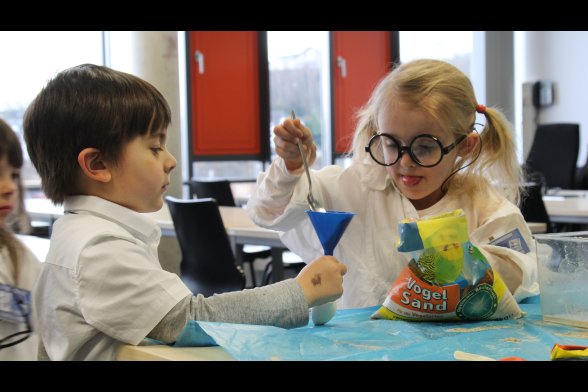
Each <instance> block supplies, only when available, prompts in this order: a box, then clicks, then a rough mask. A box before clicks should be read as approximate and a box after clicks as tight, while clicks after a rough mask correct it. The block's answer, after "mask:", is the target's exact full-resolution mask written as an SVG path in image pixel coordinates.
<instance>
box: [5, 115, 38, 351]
mask: <svg viewBox="0 0 588 392" xmlns="http://www.w3.org/2000/svg"><path fill="white" fill-rule="evenodd" d="M22 164H23V157H22V150H21V146H20V143H19V141H18V138H17V136H16V134H15V133H14V131H13V130H12V128H10V126H9V125H8V124H7V123H6V122H4V121H3V120H2V119H0V360H13V361H14V360H29V361H30V360H35V359H36V358H37V349H38V337H37V335H36V334H35V333H32V328H31V320H30V315H29V312H30V306H31V302H30V298H31V290H32V288H33V285H34V283H35V281H36V279H37V277H38V276H39V272H40V271H41V263H40V262H39V260H37V258H36V257H35V256H34V255H33V253H32V252H31V251H30V250H29V249H28V248H27V247H26V246H25V245H24V244H22V243H21V242H20V241H19V240H18V239H17V238H16V237H15V236H14V234H13V233H12V232H11V229H10V227H9V221H11V220H15V219H13V217H14V216H15V215H17V214H18V213H19V212H21V211H22V186H21V181H20V168H21V167H22ZM19 221H21V223H20V226H21V227H23V225H25V226H26V224H27V221H26V219H24V220H22V219H21V220H19Z"/></svg>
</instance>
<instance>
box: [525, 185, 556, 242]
mask: <svg viewBox="0 0 588 392" xmlns="http://www.w3.org/2000/svg"><path fill="white" fill-rule="evenodd" d="M542 188H543V187H542V184H540V183H536V182H529V183H526V184H525V189H524V192H523V194H522V198H521V213H522V214H523V217H524V218H525V221H527V222H538V223H545V227H546V232H547V233H551V232H552V231H553V229H552V225H551V220H550V219H549V214H548V213H547V209H546V208H545V203H544V202H543V192H542Z"/></svg>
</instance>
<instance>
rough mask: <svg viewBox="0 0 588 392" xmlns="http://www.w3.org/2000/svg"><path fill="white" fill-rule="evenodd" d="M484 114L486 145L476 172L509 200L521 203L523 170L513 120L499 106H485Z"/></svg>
mask: <svg viewBox="0 0 588 392" xmlns="http://www.w3.org/2000/svg"><path fill="white" fill-rule="evenodd" d="M483 114H484V115H485V117H486V126H485V127H484V129H483V131H482V132H481V134H480V136H481V141H482V146H483V147H482V151H481V153H480V157H479V158H478V163H477V165H476V166H477V168H478V170H477V171H478V172H479V174H482V175H484V176H485V177H486V178H487V179H488V180H489V181H490V182H491V184H492V185H493V186H494V187H495V188H496V189H497V190H498V191H499V192H500V193H502V194H503V195H504V196H505V197H506V198H507V199H508V200H510V201H511V202H513V203H514V204H518V202H519V200H520V192H521V186H522V183H523V172H522V169H521V166H520V165H519V163H518V160H517V155H516V147H515V143H514V140H513V136H512V129H511V126H510V123H509V122H508V120H507V119H506V118H505V117H504V115H503V114H502V113H501V112H500V111H499V110H498V109H494V108H485V111H484V113H483Z"/></svg>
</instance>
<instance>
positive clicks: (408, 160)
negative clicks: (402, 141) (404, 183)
mask: <svg viewBox="0 0 588 392" xmlns="http://www.w3.org/2000/svg"><path fill="white" fill-rule="evenodd" d="M400 164H401V165H402V166H404V167H412V166H416V162H415V161H413V159H412V157H411V156H410V154H409V153H408V151H406V150H405V151H401V152H400Z"/></svg>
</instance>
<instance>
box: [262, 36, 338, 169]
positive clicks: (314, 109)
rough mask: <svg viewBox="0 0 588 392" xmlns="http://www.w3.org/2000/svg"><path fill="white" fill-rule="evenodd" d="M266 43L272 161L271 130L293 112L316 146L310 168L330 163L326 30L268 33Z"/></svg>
mask: <svg viewBox="0 0 588 392" xmlns="http://www.w3.org/2000/svg"><path fill="white" fill-rule="evenodd" d="M267 41H268V60H269V73H270V130H269V131H270V133H269V137H270V140H271V153H272V159H273V158H275V156H276V154H275V151H274V144H273V129H274V127H275V126H276V125H278V124H280V123H281V122H282V121H283V120H284V119H285V118H287V117H289V116H290V113H291V112H292V110H294V111H295V112H296V117H297V118H300V119H301V120H302V122H303V123H304V124H305V125H306V126H307V127H308V128H309V129H310V130H311V132H312V136H313V138H314V142H315V144H316V145H317V159H316V161H315V163H314V166H315V167H323V166H325V165H328V164H330V163H331V151H330V150H331V146H330V143H329V135H330V124H329V121H328V116H330V114H329V105H330V102H329V96H330V94H329V90H330V86H329V67H328V64H329V33H328V31H268V34H267Z"/></svg>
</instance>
